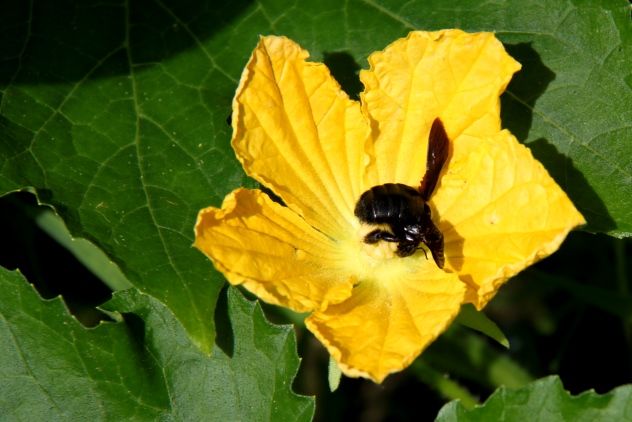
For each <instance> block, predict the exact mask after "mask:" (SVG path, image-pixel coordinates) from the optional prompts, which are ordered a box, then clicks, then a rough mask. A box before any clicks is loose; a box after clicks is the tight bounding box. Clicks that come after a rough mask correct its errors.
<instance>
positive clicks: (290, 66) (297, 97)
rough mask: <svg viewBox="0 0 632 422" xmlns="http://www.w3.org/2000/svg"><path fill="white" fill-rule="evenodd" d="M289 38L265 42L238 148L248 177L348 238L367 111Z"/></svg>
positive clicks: (251, 73)
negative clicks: (362, 109) (308, 59)
mask: <svg viewBox="0 0 632 422" xmlns="http://www.w3.org/2000/svg"><path fill="white" fill-rule="evenodd" d="M308 56H309V54H308V53H307V51H305V50H303V49H301V48H300V47H299V46H298V45H297V44H296V43H294V42H293V41H291V40H289V39H287V38H285V37H275V36H268V37H262V38H261V39H260V41H259V44H258V46H257V47H256V49H255V51H254V52H253V54H252V57H251V58H250V61H249V62H248V65H247V67H246V69H245V70H244V73H243V75H242V77H241V82H240V84H239V88H238V90H237V95H236V96H235V100H234V102H233V140H232V144H233V148H234V149H235V152H236V153H237V156H238V158H239V159H240V161H241V162H242V164H243V166H244V169H245V170H246V172H247V173H248V174H249V175H250V176H252V177H253V178H255V179H256V180H258V181H259V182H261V183H263V184H264V185H266V186H267V187H269V188H270V189H272V190H273V191H274V193H275V194H277V195H279V196H280V197H281V198H282V199H283V201H284V202H285V203H286V204H287V205H288V207H290V208H291V209H292V210H294V211H295V212H297V213H298V214H299V215H301V216H303V217H304V218H305V220H306V221H307V222H308V223H309V224H311V225H312V226H314V227H316V228H318V229H319V230H321V231H323V232H325V233H326V234H328V235H329V236H331V237H332V238H335V239H340V238H342V237H345V236H347V235H348V231H349V228H350V227H351V224H350V223H351V222H352V221H353V220H354V218H355V217H354V216H353V208H354V206H355V201H356V200H357V198H358V197H359V196H360V194H361V193H362V192H363V191H364V185H363V180H362V174H363V169H364V165H365V163H366V160H367V158H366V155H365V143H366V142H367V139H368V136H369V133H370V131H369V127H368V122H367V120H366V118H365V117H364V116H363V115H362V112H361V109H360V105H359V103H358V102H356V101H352V100H350V99H349V98H348V96H347V95H346V94H345V93H344V92H343V91H342V90H341V89H340V86H339V85H338V83H337V82H336V81H335V80H334V79H333V78H332V77H331V75H330V73H329V70H328V69H327V67H326V66H324V65H322V64H318V63H308V62H306V61H305V60H306V59H307V57H308Z"/></svg>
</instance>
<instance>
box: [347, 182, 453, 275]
mask: <svg viewBox="0 0 632 422" xmlns="http://www.w3.org/2000/svg"><path fill="white" fill-rule="evenodd" d="M354 213H355V215H356V217H358V218H359V219H360V221H363V222H365V223H368V224H387V225H388V226H389V228H390V229H391V232H388V231H385V230H380V229H377V230H374V231H372V232H371V233H369V234H368V235H366V237H365V239H364V241H365V242H366V243H377V242H378V241H380V240H384V241H387V242H397V255H399V256H402V257H404V256H409V255H412V254H413V253H415V251H416V250H417V248H418V247H419V244H420V243H424V244H425V245H427V246H428V248H429V249H430V251H431V252H432V256H433V258H434V260H435V262H436V263H437V266H439V268H443V260H444V258H443V235H442V234H441V232H440V231H439V229H437V227H436V226H435V225H434V223H433V222H432V218H431V213H430V207H429V206H428V204H427V203H426V201H424V199H423V197H422V196H421V193H419V191H418V190H416V189H414V188H412V187H410V186H408V185H404V184H401V183H386V184H384V185H378V186H374V187H372V188H371V189H369V190H367V191H366V192H364V193H363V194H362V196H360V200H359V201H358V203H357V204H356V207H355V211H354Z"/></svg>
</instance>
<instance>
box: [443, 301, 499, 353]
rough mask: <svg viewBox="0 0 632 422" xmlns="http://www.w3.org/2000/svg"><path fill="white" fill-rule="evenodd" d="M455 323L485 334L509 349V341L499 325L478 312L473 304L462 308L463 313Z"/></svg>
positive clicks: (481, 312) (460, 313)
mask: <svg viewBox="0 0 632 422" xmlns="http://www.w3.org/2000/svg"><path fill="white" fill-rule="evenodd" d="M454 322H456V323H458V324H461V325H463V326H465V327H468V328H471V329H473V330H476V331H478V332H480V333H483V334H485V335H486V336H488V337H490V338H492V339H494V340H496V341H497V342H498V343H500V344H502V345H503V346H505V347H506V348H509V340H507V337H505V334H504V333H503V332H502V331H501V330H500V328H498V325H496V323H495V322H494V321H492V320H491V319H489V318H488V317H487V315H485V313H484V312H483V311H478V310H476V308H475V307H474V305H472V304H471V303H466V304H465V305H463V306H461V312H459V315H458V316H457V317H456V319H455V321H454Z"/></svg>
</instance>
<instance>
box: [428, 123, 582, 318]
mask: <svg viewBox="0 0 632 422" xmlns="http://www.w3.org/2000/svg"><path fill="white" fill-rule="evenodd" d="M432 203H433V205H434V207H435V208H436V214H435V213H434V211H433V215H437V216H438V218H439V219H440V221H439V229H440V230H441V231H442V232H443V236H444V240H445V255H446V269H448V270H453V271H456V272H458V274H459V276H460V277H461V279H462V280H463V281H464V282H466V283H467V284H468V285H469V286H470V288H469V290H468V296H467V300H468V301H470V302H472V303H474V304H475V305H476V306H477V307H478V308H479V309H480V308H482V307H483V306H485V304H486V303H487V302H488V301H489V300H490V299H491V298H492V297H493V296H494V294H495V293H496V290H497V289H498V288H499V287H500V285H501V284H502V283H504V282H505V281H506V280H507V279H508V278H509V277H511V276H513V275H514V274H516V273H518V272H519V271H521V270H522V269H524V268H525V267H527V266H529V265H531V264H533V263H534V262H535V261H538V260H539V259H542V258H544V257H546V256H548V255H550V254H551V253H553V252H554V251H555V250H557V248H558V247H559V246H560V244H561V242H562V241H563V240H564V238H565V237H566V235H567V234H568V232H569V231H570V230H571V229H572V228H573V227H576V226H578V225H580V224H584V223H585V221H584V218H583V217H582V216H581V214H580V213H579V212H578V211H577V210H576V209H575V207H574V206H573V204H572V202H571V201H570V200H569V198H568V197H567V196H566V194H565V193H564V191H562V189H561V188H560V187H559V186H558V185H557V184H556V183H555V181H554V180H553V179H552V178H551V176H549V174H548V173H547V171H546V169H545V168H544V167H543V166H542V164H540V163H539V162H538V161H537V160H535V159H534V158H533V156H532V155H531V152H530V151H529V149H528V148H526V147H524V146H523V145H521V144H520V143H518V141H517V140H516V139H515V138H514V137H513V135H511V133H509V132H508V131H502V132H499V133H498V134H496V135H495V136H493V137H488V138H478V137H471V136H462V137H460V139H459V142H458V143H455V144H454V149H453V155H452V157H451V158H450V161H449V162H448V166H447V169H446V171H445V173H444V175H443V176H442V178H441V181H440V188H439V189H437V191H436V193H435V195H434V197H433V199H432Z"/></svg>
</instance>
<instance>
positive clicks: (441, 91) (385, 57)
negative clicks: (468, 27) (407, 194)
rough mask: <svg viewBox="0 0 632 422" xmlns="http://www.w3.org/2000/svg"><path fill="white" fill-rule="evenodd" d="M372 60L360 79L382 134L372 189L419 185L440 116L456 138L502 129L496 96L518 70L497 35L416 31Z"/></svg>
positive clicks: (368, 109)
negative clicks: (394, 184)
mask: <svg viewBox="0 0 632 422" xmlns="http://www.w3.org/2000/svg"><path fill="white" fill-rule="evenodd" d="M369 63H370V64H371V69H370V70H368V71H363V72H362V73H361V74H360V78H361V80H362V82H363V83H364V85H365V92H364V94H363V95H362V101H363V106H364V107H365V109H366V113H367V114H368V115H369V116H370V118H371V119H372V126H373V127H374V128H376V135H377V139H376V142H375V152H374V155H375V159H376V161H375V167H376V168H375V170H376V171H375V172H374V174H375V175H376V176H377V179H374V180H371V182H372V184H373V185H375V184H382V183H387V182H399V183H404V184H407V185H410V186H417V185H418V184H419V181H420V180H421V177H422V175H423V174H424V171H425V168H426V149H427V140H428V134H429V132H430V126H431V125H432V122H433V120H434V119H435V118H436V117H440V118H441V120H442V121H443V123H444V125H445V127H446V131H447V133H448V135H449V138H450V139H451V140H454V139H456V138H457V137H458V136H460V135H461V134H468V133H472V134H477V135H489V134H493V133H496V132H498V131H499V130H500V117H499V116H500V102H499V100H498V97H499V95H500V93H502V92H503V91H504V89H505V87H506V86H507V84H508V83H509V80H510V79H511V76H512V75H513V73H514V72H516V71H517V70H518V69H520V64H519V63H518V62H516V61H515V60H514V59H513V58H511V57H510V56H509V55H508V54H507V53H506V52H505V50H504V48H503V46H502V44H501V43H500V42H499V41H498V40H497V39H496V38H495V37H494V35H493V34H491V33H476V34H469V33H465V32H463V31H460V30H454V29H451V30H444V31H437V32H419V31H417V32H411V33H410V34H409V35H408V37H406V38H402V39H400V40H398V41H395V42H394V43H392V44H391V45H389V46H388V47H387V48H386V49H385V50H384V51H382V52H377V53H373V54H372V55H371V56H370V57H369ZM393 163H397V165H393Z"/></svg>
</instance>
